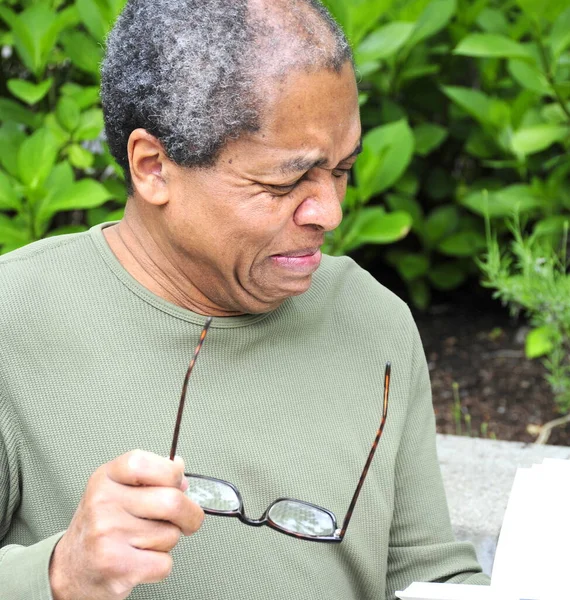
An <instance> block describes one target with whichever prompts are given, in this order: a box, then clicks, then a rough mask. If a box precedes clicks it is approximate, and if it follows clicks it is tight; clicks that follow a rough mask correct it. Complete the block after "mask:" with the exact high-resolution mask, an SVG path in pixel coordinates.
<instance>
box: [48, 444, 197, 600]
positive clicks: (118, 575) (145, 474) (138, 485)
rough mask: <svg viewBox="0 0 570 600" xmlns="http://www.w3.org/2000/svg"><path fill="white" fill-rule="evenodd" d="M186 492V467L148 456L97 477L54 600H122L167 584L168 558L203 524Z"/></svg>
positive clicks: (136, 455) (62, 548) (131, 456)
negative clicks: (146, 586)
mask: <svg viewBox="0 0 570 600" xmlns="http://www.w3.org/2000/svg"><path fill="white" fill-rule="evenodd" d="M186 487H187V484H186V481H185V479H184V464H183V463H182V461H181V460H180V459H178V458H177V459H176V460H175V461H170V460H168V459H167V458H162V457H160V456H157V455H155V454H151V453H150V452H143V451H141V450H135V451H133V452H129V453H127V454H124V455H123V456H120V457H118V458H116V459H115V460H113V461H111V462H109V463H107V464H105V465H103V466H102V467H100V468H99V469H97V471H95V473H94V474H93V475H92V476H91V478H90V479H89V482H88V484H87V487H86V489H85V493H84V495H83V498H82V499H81V502H80V503H79V506H78V508H77V511H76V512H75V515H74V516H73V519H72V520H71V523H70V525H69V528H68V530H67V531H66V533H65V534H64V535H63V537H62V538H61V540H60V541H59V543H58V544H57V546H56V547H55V550H54V553H53V556H52V560H51V564H50V583H51V587H52V593H53V596H54V600H87V599H89V600H123V598H126V597H127V596H129V594H130V593H131V591H132V589H133V588H134V587H135V586H136V585H139V584H140V583H154V582H157V581H161V580H163V579H164V578H165V577H167V576H168V575H169V573H170V570H171V569H172V558H171V556H170V555H169V554H168V552H169V551H170V550H172V548H174V546H176V544H177V543H178V540H179V538H180V535H181V534H184V535H191V534H193V533H194V532H195V531H197V530H198V529H199V527H200V525H201V524H202V521H203V519H204V513H203V511H202V509H201V508H200V507H199V506H198V505H197V504H196V503H194V502H192V501H191V500H190V498H188V496H186V495H185V494H184V490H185V489H186Z"/></svg>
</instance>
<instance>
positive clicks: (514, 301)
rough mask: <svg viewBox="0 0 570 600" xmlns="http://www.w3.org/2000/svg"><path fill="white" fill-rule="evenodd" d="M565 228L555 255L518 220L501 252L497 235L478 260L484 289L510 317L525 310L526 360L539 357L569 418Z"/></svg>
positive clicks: (569, 285)
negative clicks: (491, 290)
mask: <svg viewBox="0 0 570 600" xmlns="http://www.w3.org/2000/svg"><path fill="white" fill-rule="evenodd" d="M568 223H569V221H566V222H565V224H564V234H563V236H562V241H561V244H560V246H559V247H560V250H556V246H553V245H552V242H551V241H550V240H546V239H545V238H544V236H542V235H541V233H540V229H539V225H535V227H534V231H533V232H532V233H530V234H527V235H525V234H523V232H522V228H521V225H520V223H519V220H518V218H517V219H515V220H513V221H512V222H511V223H510V230H511V232H512V235H513V239H512V241H511V244H510V248H509V249H508V250H501V248H500V247H499V244H498V243H497V238H496V236H494V237H491V236H489V248H488V252H487V254H486V256H485V257H484V259H483V260H482V261H481V263H480V264H481V268H482V270H483V273H484V275H485V279H484V285H486V286H487V287H491V288H494V289H495V290H496V291H495V296H496V297H497V298H500V299H501V300H502V301H503V303H504V304H507V305H508V306H509V307H510V309H511V311H512V312H513V313H516V312H520V311H524V313H525V314H526V315H527V317H528V318H529V322H530V324H531V326H532V329H531V331H530V332H529V333H528V335H527V337H526V355H527V357H528V358H537V357H541V356H544V357H545V358H544V365H545V367H546V370H547V373H548V375H547V380H548V382H549V384H550V386H551V388H552V391H553V394H554V400H555V402H556V403H557V405H558V408H559V409H560V411H561V412H562V413H565V414H566V413H570V271H569V270H568V266H569V264H570V263H569V262H568V258H567V247H568Z"/></svg>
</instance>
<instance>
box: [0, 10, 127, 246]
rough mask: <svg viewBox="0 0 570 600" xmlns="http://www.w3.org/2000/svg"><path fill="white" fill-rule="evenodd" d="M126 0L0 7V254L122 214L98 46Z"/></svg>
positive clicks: (119, 178) (120, 185)
mask: <svg viewBox="0 0 570 600" xmlns="http://www.w3.org/2000/svg"><path fill="white" fill-rule="evenodd" d="M122 6H123V0H76V1H75V2H74V3H71V4H70V3H64V2H60V1H58V0H52V1H44V2H34V1H33V0H28V1H19V2H14V1H12V2H3V3H2V4H1V5H0V23H1V24H2V25H3V28H2V29H0V45H1V46H2V57H3V59H2V97H0V123H1V125H0V148H1V152H0V167H1V168H0V251H1V252H8V251H10V250H13V249H14V248H18V247H19V246H23V245H24V244H27V243H29V242H32V241H34V240H37V239H40V238H42V237H44V236H46V235H56V234H59V233H68V232H71V231H82V230H84V229H86V227H87V225H91V224H95V223H97V222H100V221H103V220H112V219H115V218H120V215H121V214H122V208H121V207H122V206H124V203H125V187H124V183H123V181H122V174H121V172H120V169H119V168H118V167H117V166H116V165H115V163H114V161H113V159H112V157H111V156H110V154H109V152H108V150H107V148H106V145H105V143H104V141H103V137H102V134H103V114H102V112H101V108H100V103H99V62H100V60H101V58H102V52H103V51H102V43H103V39H104V37H105V35H106V33H107V29H108V26H109V23H111V22H112V21H113V20H114V18H115V17H116V15H117V14H118V13H119V11H120V10H121V9H122Z"/></svg>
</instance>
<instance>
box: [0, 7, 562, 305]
mask: <svg viewBox="0 0 570 600" xmlns="http://www.w3.org/2000/svg"><path fill="white" fill-rule="evenodd" d="M123 3H124V0H72V1H71V2H66V1H65V0H42V1H39V2H38V1H37V0H3V2H2V0H0V45H1V46H2V56H3V61H2V70H3V79H2V82H3V84H2V87H1V88H0V90H1V91H0V94H1V96H0V144H2V152H1V153H0V252H7V251H9V250H12V249H14V248H17V247H18V246H21V245H23V244H26V243H28V242H31V241H33V240H36V239H39V238H41V237H44V236H46V235H55V234H58V233H64V232H69V231H78V230H84V229H85V228H86V227H87V226H89V225H93V224H95V223H97V222H100V221H103V220H113V219H116V218H119V217H120V216H121V214H122V207H123V205H124V202H125V189H124V183H123V180H122V174H121V172H120V169H119V168H118V167H117V166H116V164H115V163H114V161H113V159H112V158H111V156H110V154H109V152H108V150H107V148H106V145H105V142H104V139H103V135H102V129H103V119H102V114H101V109H100V103H99V96H98V84H99V62H100V60H101V57H102V45H103V40H104V37H105V34H106V32H107V30H108V27H109V24H110V23H111V22H112V21H113V20H114V18H115V16H116V15H117V14H118V13H119V12H120V10H121V8H122V6H123ZM325 4H327V5H328V6H329V8H330V9H331V11H332V12H333V14H334V15H335V16H336V17H337V19H338V20H339V21H340V23H341V24H342V25H343V26H344V28H345V30H346V32H347V35H348V37H349V39H350V41H351V43H352V45H353V47H354V50H355V57H356V63H357V66H358V71H359V77H360V89H361V95H360V101H361V105H362V119H363V124H364V129H365V135H364V139H363V145H364V151H363V154H362V156H361V157H360V158H359V160H358V162H357V165H356V167H355V169H354V184H353V185H351V186H350V187H349V189H348V194H347V198H346V201H345V204H344V207H345V209H344V210H345V219H344V221H343V223H342V224H341V226H340V227H339V228H338V230H337V231H335V232H333V233H332V234H331V235H330V236H329V237H328V239H327V242H326V248H325V249H326V250H327V251H328V252H331V253H333V254H344V253H348V252H353V251H355V250H356V249H358V248H360V247H362V246H365V248H366V249H367V253H366V254H367V255H368V256H369V260H370V261H374V260H376V257H377V256H378V255H380V256H381V257H382V258H383V260H384V261H385V262H386V263H388V264H390V265H392V266H393V267H394V268H395V269H396V270H397V272H398V273H399V274H400V276H401V277H402V278H403V279H404V281H405V282H406V283H407V286H408V289H409V292H410V295H411V299H412V301H413V302H414V303H415V304H416V306H419V307H426V306H427V305H428V303H429V301H430V293H431V288H437V289H440V290H448V289H453V288H454V287H456V286H458V285H460V284H461V283H462V282H463V281H464V280H465V279H466V278H467V277H469V276H471V275H475V274H477V273H478V271H477V267H476V263H475V260H474V259H475V258H476V257H477V256H478V255H479V253H480V252H481V251H482V250H483V248H484V247H485V232H484V221H483V218H482V215H483V212H484V197H485V196H484V191H485V190H488V198H489V202H488V207H489V213H490V216H491V218H492V219H493V221H494V227H495V229H496V230H497V232H498V234H499V237H498V239H499V243H501V240H502V239H503V238H504V236H505V234H506V231H507V228H506V226H505V219H506V217H507V216H508V215H510V214H511V213H512V210H513V208H514V207H515V206H517V207H518V209H519V211H520V212H521V213H522V214H524V215H525V216H526V217H527V218H528V219H530V220H531V221H532V222H535V223H537V228H538V229H537V231H538V232H539V234H540V235H541V236H542V237H545V238H546V237H552V238H556V236H559V235H560V231H561V227H562V223H563V221H564V219H565V218H566V217H567V215H568V213H569V212H570V185H569V183H568V180H569V177H568V175H569V173H570V158H569V157H568V153H567V150H568V145H569V137H570V136H569V132H570V103H569V98H570V83H569V81H570V52H569V51H568V48H569V47H570V34H569V31H570V7H568V0H541V1H540V2H536V1H535V0H517V2H512V1H509V2H506V1H504V0H350V1H349V0H325Z"/></svg>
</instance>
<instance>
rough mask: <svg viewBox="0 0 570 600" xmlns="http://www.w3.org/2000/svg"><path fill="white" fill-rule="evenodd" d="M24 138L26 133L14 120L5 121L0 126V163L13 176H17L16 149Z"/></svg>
mask: <svg viewBox="0 0 570 600" xmlns="http://www.w3.org/2000/svg"><path fill="white" fill-rule="evenodd" d="M25 139H26V134H25V133H24V132H23V131H22V130H21V128H20V127H19V126H18V124H17V123H15V122H14V121H7V122H6V123H4V124H3V125H2V127H0V148H2V151H1V152H0V163H1V164H2V166H3V167H4V168H5V169H6V171H8V173H10V175H12V176H14V177H19V172H18V149H19V148H20V146H21V145H22V143H23V142H24V140H25Z"/></svg>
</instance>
